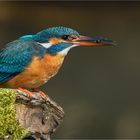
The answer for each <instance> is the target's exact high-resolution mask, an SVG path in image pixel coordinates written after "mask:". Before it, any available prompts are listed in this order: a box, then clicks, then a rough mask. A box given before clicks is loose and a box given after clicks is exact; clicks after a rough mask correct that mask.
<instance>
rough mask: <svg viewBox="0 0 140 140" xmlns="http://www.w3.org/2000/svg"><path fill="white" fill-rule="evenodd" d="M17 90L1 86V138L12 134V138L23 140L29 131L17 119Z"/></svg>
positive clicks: (11, 139)
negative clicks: (15, 104)
mask: <svg viewBox="0 0 140 140" xmlns="http://www.w3.org/2000/svg"><path fill="white" fill-rule="evenodd" d="M15 99H16V92H15V91H14V90H11V89H1V88H0V138H2V137H4V136H7V135H10V140H21V139H22V138H23V137H24V136H25V135H26V134H27V131H26V130H25V129H24V128H22V127H21V126H20V125H19V123H18V122H17V121H16V113H15V107H14V103H15Z"/></svg>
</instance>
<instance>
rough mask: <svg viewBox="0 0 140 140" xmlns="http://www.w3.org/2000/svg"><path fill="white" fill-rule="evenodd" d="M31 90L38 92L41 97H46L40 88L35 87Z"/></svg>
mask: <svg viewBox="0 0 140 140" xmlns="http://www.w3.org/2000/svg"><path fill="white" fill-rule="evenodd" d="M32 90H33V91H34V92H37V93H39V95H40V96H41V97H42V98H46V97H47V94H46V93H44V92H43V91H41V90H38V89H36V88H33V89H32Z"/></svg>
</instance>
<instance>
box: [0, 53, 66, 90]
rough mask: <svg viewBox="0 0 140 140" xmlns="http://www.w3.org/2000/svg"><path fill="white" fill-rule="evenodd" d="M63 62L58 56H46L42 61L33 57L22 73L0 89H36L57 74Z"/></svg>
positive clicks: (62, 57)
mask: <svg viewBox="0 0 140 140" xmlns="http://www.w3.org/2000/svg"><path fill="white" fill-rule="evenodd" d="M63 60H64V56H62V55H60V54H58V55H55V56H52V55H49V54H46V55H45V56H44V57H43V58H42V59H39V58H38V57H34V58H33V59H32V61H31V63H30V64H29V65H28V67H27V68H26V69H25V70H24V71H23V72H21V73H20V74H19V75H17V76H15V77H14V78H12V79H11V80H9V81H7V82H6V83H4V84H2V85H0V87H9V88H18V87H23V88H37V87H39V86H41V85H43V84H44V83H46V82H47V81H48V80H49V79H50V78H51V77H52V76H54V75H55V74H56V73H57V72H58V70H59V68H60V66H61V65H62V62H63Z"/></svg>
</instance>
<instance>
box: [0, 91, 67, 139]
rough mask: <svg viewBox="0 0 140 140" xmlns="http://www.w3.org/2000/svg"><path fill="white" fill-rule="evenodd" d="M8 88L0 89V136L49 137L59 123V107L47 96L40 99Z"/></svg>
mask: <svg viewBox="0 0 140 140" xmlns="http://www.w3.org/2000/svg"><path fill="white" fill-rule="evenodd" d="M33 94H34V96H33V97H32V98H31V97H28V96H27V94H25V93H23V92H21V91H19V90H12V89H0V138H1V139H4V140H5V139H6V140H23V139H24V140H27V139H28V140H29V139H35V140H41V139H44V140H49V139H50V135H51V133H53V132H54V131H55V130H56V128H57V127H58V126H59V124H60V122H61V120H62V118H63V116H64V112H63V109H62V108H61V107H60V106H59V105H57V104H56V103H55V102H54V101H52V100H51V99H50V98H49V97H47V96H46V98H42V97H41V96H40V94H38V93H37V92H34V93H33Z"/></svg>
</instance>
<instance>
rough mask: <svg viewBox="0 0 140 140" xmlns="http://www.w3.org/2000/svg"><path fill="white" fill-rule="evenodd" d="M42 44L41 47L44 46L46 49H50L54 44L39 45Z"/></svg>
mask: <svg viewBox="0 0 140 140" xmlns="http://www.w3.org/2000/svg"><path fill="white" fill-rule="evenodd" d="M38 44H40V45H41V46H43V47H44V48H46V49H47V48H50V47H51V46H52V45H53V44H52V43H38Z"/></svg>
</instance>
